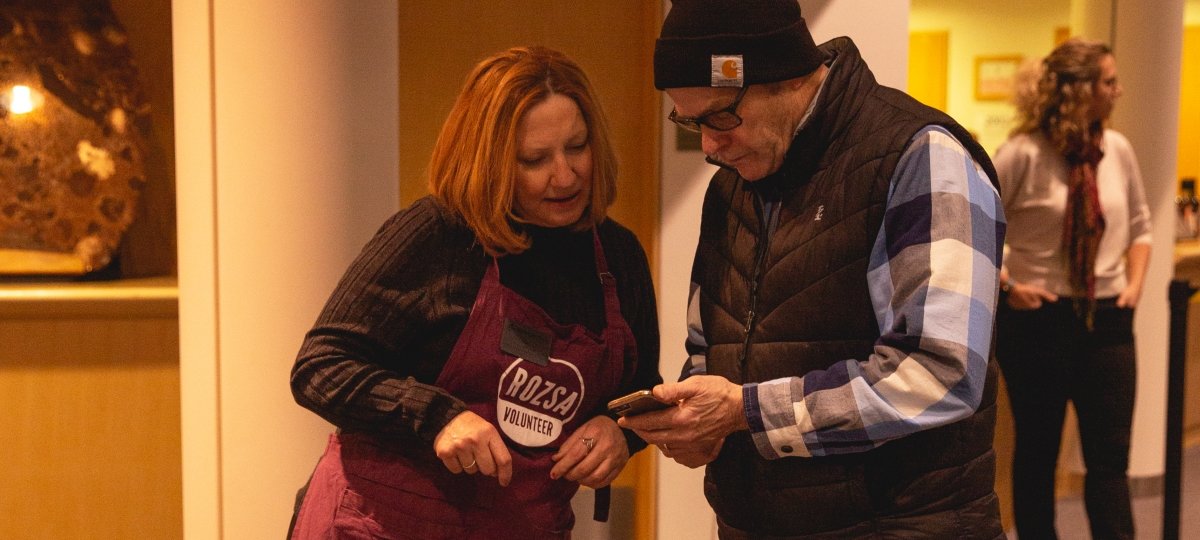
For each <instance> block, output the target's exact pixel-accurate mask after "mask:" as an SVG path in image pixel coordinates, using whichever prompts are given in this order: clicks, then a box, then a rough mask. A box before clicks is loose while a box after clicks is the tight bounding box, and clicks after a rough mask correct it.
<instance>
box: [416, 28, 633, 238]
mask: <svg viewBox="0 0 1200 540" xmlns="http://www.w3.org/2000/svg"><path fill="white" fill-rule="evenodd" d="M554 94H559V95H562V96H566V97H568V98H571V99H572V100H573V101H574V102H575V104H576V105H578V106H579V111H580V112H581V113H582V114H583V120H584V122H585V123H586V124H587V133H588V145H589V146H590V148H591V152H592V199H591V202H590V204H589V205H588V209H587V210H586V211H585V214H584V216H583V217H582V218H581V219H580V221H579V223H578V224H576V225H575V227H576V228H578V229H587V228H590V227H592V226H594V225H598V224H599V223H601V222H602V221H604V219H605V218H606V216H607V213H608V208H609V206H611V205H612V203H613V201H614V200H615V199H616V176H617V160H616V156H615V155H614V153H613V149H612V144H611V143H610V141H609V137H608V123H607V121H606V120H605V118H604V113H603V111H601V109H600V102H599V100H598V99H597V98H596V94H595V92H594V91H593V90H592V87H591V84H590V83H589V82H588V79H587V76H586V75H585V74H584V73H583V70H582V69H580V67H579V65H577V64H576V63H575V62H574V61H572V60H571V59H570V58H567V56H566V55H564V54H563V53H561V52H558V51H555V50H552V49H548V48H546V47H539V46H534V47H514V48H511V49H508V50H506V51H504V52H501V53H498V54H496V55H493V56H491V57H490V58H487V59H485V60H483V61H482V62H480V63H479V64H477V65H476V66H475V68H474V69H473V70H472V71H471V73H470V75H468V76H467V79H466V83H465V84H464V86H463V89H462V91H461V92H460V93H459V94H458V98H457V99H456V100H455V102H454V107H453V108H452V109H451V110H450V114H449V116H447V118H446V122H445V123H444V124H443V125H442V130H441V133H440V134H439V135H438V139H437V142H436V143H435V145H434V148H433V154H432V156H431V157H430V160H429V189H430V191H431V192H432V193H433V196H434V197H435V198H436V199H437V200H438V201H439V202H440V203H441V204H442V205H443V206H444V207H445V208H446V209H448V210H449V211H450V212H452V213H453V214H455V215H457V216H458V217H460V218H461V219H462V220H463V221H464V222H466V224H467V226H469V227H470V228H471V229H472V230H473V231H474V232H475V236H476V238H477V239H478V241H479V243H480V244H481V245H482V246H483V249H484V250H485V251H486V252H487V253H488V254H489V255H493V256H502V255H508V254H515V253H520V252H522V251H524V250H526V249H528V248H529V243H530V240H529V237H528V236H527V235H525V234H523V233H522V232H521V231H520V230H518V229H517V228H516V227H515V224H516V223H519V222H520V221H521V220H520V218H518V217H517V216H516V214H515V213H514V211H513V200H514V198H515V194H514V193H515V190H516V186H517V178H518V166H517V152H518V150H519V148H518V141H517V136H518V133H519V128H520V123H521V120H522V119H523V118H524V116H525V114H526V113H527V112H528V111H529V110H530V109H532V108H533V107H534V106H536V105H538V104H540V103H542V102H544V101H545V100H546V99H548V98H549V97H550V96H551V95H554Z"/></svg>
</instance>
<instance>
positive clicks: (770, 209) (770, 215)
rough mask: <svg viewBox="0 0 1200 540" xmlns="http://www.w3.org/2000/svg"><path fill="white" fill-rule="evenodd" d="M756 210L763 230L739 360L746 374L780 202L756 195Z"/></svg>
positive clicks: (760, 234) (753, 274) (751, 281)
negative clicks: (759, 294) (764, 268)
mask: <svg viewBox="0 0 1200 540" xmlns="http://www.w3.org/2000/svg"><path fill="white" fill-rule="evenodd" d="M754 209H755V212H756V213H757V214H758V217H759V223H761V224H762V228H761V230H760V231H759V242H758V245H757V246H755V247H756V249H757V252H756V253H755V254H754V272H753V273H752V278H751V280H750V307H749V309H748V310H747V311H746V327H745V333H746V339H745V341H743V342H742V353H741V357H740V358H739V359H738V363H739V364H741V367H742V372H743V373H745V367H746V359H747V357H748V355H749V353H750V338H751V336H753V335H754V323H755V322H757V321H756V317H757V307H758V286H759V282H760V281H761V278H762V272H763V266H764V264H763V263H764V262H765V261H766V259H767V252H769V251H770V249H769V248H770V246H771V235H772V234H774V232H775V226H776V225H777V224H778V217H779V202H778V201H771V202H766V201H763V200H762V197H761V196H760V195H759V194H758V193H755V194H754Z"/></svg>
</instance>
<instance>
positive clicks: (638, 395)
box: [608, 390, 671, 416]
mask: <svg viewBox="0 0 1200 540" xmlns="http://www.w3.org/2000/svg"><path fill="white" fill-rule="evenodd" d="M670 406H671V404H670V403H663V402H661V401H659V400H657V399H654V394H651V393H650V391H649V390H638V391H636V392H633V393H630V394H626V395H624V396H621V397H619V398H617V399H614V400H612V401H610V402H608V411H609V412H611V413H613V414H615V415H617V416H633V415H637V414H642V413H648V412H650V411H658V410H662V409H665V408H667V407H670Z"/></svg>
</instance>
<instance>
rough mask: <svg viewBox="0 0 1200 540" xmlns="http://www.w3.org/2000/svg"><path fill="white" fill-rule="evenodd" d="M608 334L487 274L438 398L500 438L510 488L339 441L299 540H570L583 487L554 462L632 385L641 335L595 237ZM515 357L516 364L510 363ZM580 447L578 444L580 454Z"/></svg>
mask: <svg viewBox="0 0 1200 540" xmlns="http://www.w3.org/2000/svg"><path fill="white" fill-rule="evenodd" d="M593 244H594V246H595V253H596V269H597V271H598V274H599V279H600V282H601V284H602V286H603V289H604V311H605V328H604V330H603V331H602V332H601V333H600V334H599V335H597V334H595V333H594V332H591V331H589V330H588V329H587V328H586V327H584V326H583V325H578V324H574V325H563V324H559V323H557V322H556V321H554V320H553V319H551V318H550V316H549V315H547V314H546V312H545V311H543V310H542V309H541V308H540V307H539V306H537V305H536V304H534V303H533V302H531V301H529V300H528V299H526V298H524V297H522V296H520V295H519V294H517V293H516V292H514V291H512V290H510V289H508V288H507V287H504V286H503V285H501V284H500V270H499V265H498V263H497V262H496V261H495V259H493V261H492V264H491V265H489V267H488V269H487V271H486V273H485V275H484V278H483V282H482V283H481V284H480V287H479V294H478V296H477V297H476V298H475V305H474V306H473V307H472V309H471V315H470V317H469V318H468V320H467V324H466V327H465V328H464V329H463V332H462V334H461V335H460V336H459V338H458V341H457V342H456V343H455V345H454V350H453V351H452V352H451V354H450V358H449V360H447V362H446V365H445V366H444V367H443V368H442V372H441V374H440V375H439V376H438V380H437V383H436V384H437V386H439V387H441V388H443V389H445V390H446V391H447V392H449V393H450V394H453V395H454V396H456V397H458V398H459V399H461V400H463V401H464V402H465V403H466V405H467V407H468V408H469V409H470V410H471V411H472V412H474V413H475V414H478V415H479V416H481V417H483V418H484V419H486V420H488V421H489V422H491V423H492V424H494V425H495V426H496V427H497V430H498V431H499V432H500V434H501V436H502V437H503V438H504V442H505V444H506V445H507V446H508V449H509V451H510V453H511V454H512V459H513V462H512V468H513V474H512V482H511V483H510V484H509V485H508V486H507V487H500V485H499V483H498V482H497V481H496V479H495V478H494V477H490V476H484V475H481V474H474V475H469V474H458V475H456V474H453V473H451V472H450V471H449V470H447V469H446V467H445V465H444V464H443V463H442V462H441V461H440V460H438V459H437V458H436V456H434V455H433V453H432V452H428V451H425V452H413V451H412V450H411V449H403V448H396V447H395V445H391V446H390V447H389V445H387V444H385V443H383V442H381V441H379V440H378V439H375V438H374V437H371V436H369V435H364V434H361V433H353V434H352V433H335V434H333V435H332V436H331V437H330V441H329V446H328V448H327V449H326V451H325V455H324V456H323V457H322V458H321V461H320V462H319V463H318V464H317V468H316V470H315V471H314V472H313V478H312V479H311V480H310V482H309V486H308V489H307V492H306V494H305V497H304V503H303V505H302V506H301V508H300V511H299V514H298V515H297V520H296V525H295V528H294V529H293V533H292V537H293V538H297V539H310V538H419V539H422V540H429V539H440V538H447V539H448V538H454V539H463V538H477V539H509V538H511V539H514V540H515V539H522V540H524V539H540V538H569V537H570V531H571V528H572V527H573V526H574V522H575V518H574V515H573V513H572V512H571V498H572V496H574V494H575V492H576V490H577V489H578V488H579V485H578V484H576V483H575V482H571V481H568V480H566V479H562V478H560V479H558V480H552V479H551V478H550V469H551V468H552V467H553V466H554V461H553V460H552V459H551V456H552V455H553V454H554V453H555V451H557V449H558V448H559V447H560V446H563V445H566V444H570V443H571V441H568V440H566V436H567V435H569V434H571V433H574V431H575V430H576V429H577V428H579V426H581V425H582V424H583V423H584V422H586V421H587V420H589V419H590V418H591V417H592V416H593V414H594V413H595V412H596V411H599V410H602V407H603V405H604V403H605V400H607V399H608V398H609V397H610V396H613V395H615V394H616V392H617V391H618V390H619V389H620V387H621V385H622V384H623V383H625V382H626V381H627V380H628V379H629V378H631V377H632V374H633V370H634V365H635V363H636V346H635V342H634V340H633V333H632V331H631V330H630V328H629V325H628V324H627V323H626V322H625V319H624V318H623V317H622V316H621V310H620V303H619V301H618V299H617V290H616V283H615V280H614V279H613V277H612V274H610V273H609V272H608V265H607V263H606V261H605V258H604V250H603V248H602V247H601V245H600V239H599V236H598V235H596V234H595V233H594V232H593ZM506 351H507V352H506ZM577 444H581V443H578V442H577Z"/></svg>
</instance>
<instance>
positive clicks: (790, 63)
mask: <svg viewBox="0 0 1200 540" xmlns="http://www.w3.org/2000/svg"><path fill="white" fill-rule="evenodd" d="M823 59H824V56H823V55H822V54H821V52H820V51H819V50H817V45H816V44H815V43H814V42H813V38H812V35H811V34H809V33H808V26H807V25H806V24H804V18H803V17H801V16H800V5H799V4H798V3H797V0H673V1H672V3H671V11H669V12H668V13H667V18H666V20H664V21H663V27H662V32H660V33H659V36H658V41H657V42H655V44H654V86H655V87H656V88H658V89H659V90H662V89H665V88H681V87H691V86H736V87H740V86H745V85H749V84H760V83H769V82H777V81H786V80H788V79H794V78H796V77H802V76H804V75H808V74H809V73H812V71H813V70H814V69H817V66H818V65H820V63H821V61H822V60H823Z"/></svg>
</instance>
